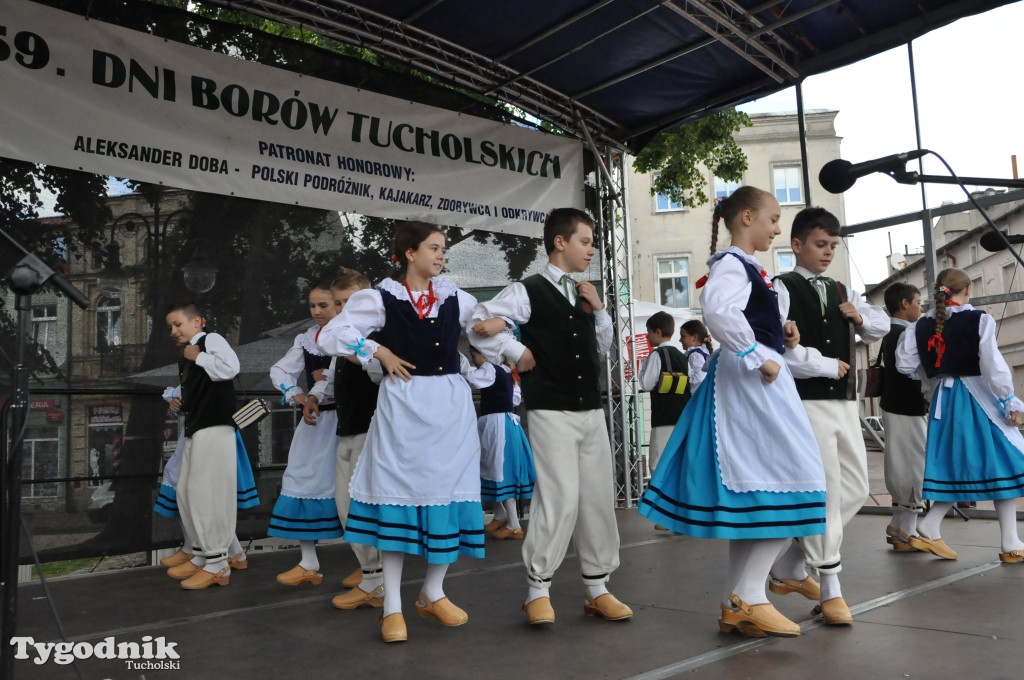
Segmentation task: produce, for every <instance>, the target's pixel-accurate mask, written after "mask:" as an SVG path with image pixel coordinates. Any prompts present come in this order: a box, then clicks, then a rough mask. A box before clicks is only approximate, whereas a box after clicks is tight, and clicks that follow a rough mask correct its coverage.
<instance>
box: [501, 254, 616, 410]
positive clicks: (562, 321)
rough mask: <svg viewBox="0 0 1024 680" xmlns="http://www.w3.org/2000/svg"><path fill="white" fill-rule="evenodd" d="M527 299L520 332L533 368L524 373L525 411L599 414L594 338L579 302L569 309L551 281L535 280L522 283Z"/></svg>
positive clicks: (536, 276)
mask: <svg viewBox="0 0 1024 680" xmlns="http://www.w3.org/2000/svg"><path fill="white" fill-rule="evenodd" d="M523 285H524V286H525V287H526V293H527V295H528V296H529V298H530V310H531V311H530V320H529V321H528V322H527V323H525V324H523V325H522V326H521V331H522V334H523V344H524V345H526V346H527V347H528V348H529V350H530V351H531V352H532V353H533V356H534V359H536V361H537V365H536V367H535V368H534V369H533V370H530V371H527V372H526V373H523V377H522V389H523V404H524V405H525V406H526V408H527V409H545V410H552V411H590V410H593V409H598V408H601V388H600V385H599V384H598V375H599V374H600V372H601V361H600V357H599V356H598V354H597V332H596V331H595V322H594V314H593V312H585V311H583V298H581V297H579V296H577V297H576V304H575V305H570V304H569V301H568V300H567V299H566V298H565V296H564V295H563V294H562V292H561V291H560V290H559V289H558V288H556V287H555V286H554V285H553V284H552V283H551V282H550V281H548V280H547V279H546V278H544V277H543V276H541V275H540V274H534V275H533V276H530V277H528V278H526V279H524V280H523Z"/></svg>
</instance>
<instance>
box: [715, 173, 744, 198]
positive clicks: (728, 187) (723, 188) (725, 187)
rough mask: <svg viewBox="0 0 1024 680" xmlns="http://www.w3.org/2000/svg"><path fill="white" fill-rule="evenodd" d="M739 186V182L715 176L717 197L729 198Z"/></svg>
mask: <svg viewBox="0 0 1024 680" xmlns="http://www.w3.org/2000/svg"><path fill="white" fill-rule="evenodd" d="M739 188H740V183H739V182H731V181H729V180H725V179H722V178H721V177H715V198H728V197H729V196H731V195H732V192H734V191H736V190H737V189H739Z"/></svg>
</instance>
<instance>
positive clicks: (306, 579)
mask: <svg viewBox="0 0 1024 680" xmlns="http://www.w3.org/2000/svg"><path fill="white" fill-rule="evenodd" d="M309 313H310V315H311V316H312V317H313V321H314V322H315V325H313V326H311V327H310V328H308V329H307V330H306V331H305V332H303V333H300V334H298V335H296V336H295V342H294V343H292V346H291V349H289V350H288V352H287V353H286V354H285V355H284V356H283V357H281V359H280V361H278V362H277V363H276V364H274V365H273V366H272V367H271V368H270V380H271V381H272V382H273V383H274V386H275V387H276V388H277V389H279V390H281V392H282V393H283V396H282V397H281V404H282V405H284V404H291V405H295V406H299V407H303V406H305V405H306V401H307V400H308V399H309V398H310V395H315V396H316V397H317V401H318V408H319V415H318V416H314V415H313V414H310V415H309V416H306V417H304V418H303V420H302V421H301V422H300V423H299V424H298V426H296V428H295V435H294V436H293V437H292V444H291V446H290V447H289V449H288V467H286V468H285V471H284V477H283V478H282V480H281V495H280V496H278V497H277V502H276V503H275V504H274V510H273V512H272V513H271V515H270V526H269V527H267V535H268V536H276V537H278V538H288V539H293V540H297V541H298V542H299V548H300V549H301V550H302V555H301V558H300V559H299V563H298V564H297V565H296V566H294V567H292V568H291V569H289V570H288V571H285V572H282V573H280V574H278V575H277V582H278V583H281V584H283V585H286V586H297V585H299V584H302V583H311V584H313V585H319V584H320V582H321V581H323V579H324V575H323V574H321V573H320V561H319V560H318V559H317V556H316V541H318V540H326V539H329V538H341V533H342V527H341V521H340V520H339V519H338V510H337V508H336V507H335V504H334V453H335V449H337V446H338V440H337V435H336V434H335V430H336V429H337V425H338V417H337V414H336V413H335V412H334V391H333V386H332V383H333V381H334V366H333V359H332V358H331V357H330V356H328V355H326V354H324V352H323V351H322V350H321V349H320V348H319V347H317V344H316V339H317V336H318V335H319V334H320V332H321V331H322V329H323V327H324V326H325V325H326V324H327V322H328V321H330V320H331V319H333V318H334V315H335V305H334V297H333V295H332V294H331V284H330V282H329V281H323V282H320V283H317V284H316V285H315V286H313V288H311V289H310V291H309ZM300 375H304V376H305V378H306V385H307V387H308V388H309V391H308V393H307V392H303V391H302V388H300V387H298V385H297V383H298V380H299V376H300Z"/></svg>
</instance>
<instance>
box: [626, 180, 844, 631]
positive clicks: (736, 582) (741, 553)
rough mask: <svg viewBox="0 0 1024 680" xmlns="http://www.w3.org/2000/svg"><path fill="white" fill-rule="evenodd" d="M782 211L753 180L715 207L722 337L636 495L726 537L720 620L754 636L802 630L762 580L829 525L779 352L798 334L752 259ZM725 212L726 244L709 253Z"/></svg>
mask: <svg viewBox="0 0 1024 680" xmlns="http://www.w3.org/2000/svg"><path fill="white" fill-rule="evenodd" d="M780 213H781V209H780V208H779V203H778V201H776V200H775V197H774V196H772V195H771V194H769V193H767V192H765V191H762V190H760V189H755V188H753V187H741V188H739V189H737V190H736V192H734V193H733V194H732V195H731V196H729V197H728V198H727V199H725V200H724V201H722V202H721V203H719V204H718V206H717V208H716V211H715V217H714V220H713V222H712V232H711V234H712V236H711V243H712V255H711V259H710V260H709V265H710V268H711V271H710V273H709V275H708V277H707V279H706V285H704V288H703V291H702V293H701V307H702V308H703V310H704V320H705V322H706V323H707V326H708V328H709V329H710V330H711V332H712V334H713V335H714V336H715V337H716V338H717V339H718V340H719V343H720V347H719V350H718V351H717V352H716V353H715V354H714V355H713V356H712V357H711V360H710V361H709V362H708V371H707V377H706V378H705V381H704V384H705V389H700V390H698V391H697V393H696V394H695V395H694V396H693V399H691V400H690V403H689V405H688V406H687V408H686V409H685V410H684V411H683V414H682V416H681V417H680V419H679V422H678V423H677V425H676V427H675V430H674V431H673V432H672V436H671V437H670V438H669V441H668V443H667V444H666V446H665V453H664V456H663V458H662V461H661V463H660V464H659V465H658V467H657V468H656V469H655V471H654V475H653V477H652V478H651V483H650V485H649V486H648V488H647V490H646V491H645V492H644V495H643V498H642V499H641V504H640V514H642V515H644V516H645V517H647V518H648V519H650V520H651V521H654V522H657V523H658V524H661V525H664V526H666V527H668V528H669V529H671V530H673V531H676V532H678V533H683V534H688V535H690V536H694V537H698V538H725V539H729V569H728V581H727V584H726V589H725V591H724V593H723V599H722V602H721V612H722V616H721V618H720V619H719V628H720V629H721V630H722V631H723V632H729V631H733V630H737V631H739V632H742V633H744V634H746V635H748V636H751V637H761V636H764V635H774V636H781V637H793V636H796V635H799V634H800V626H799V625H798V624H796V623H794V622H793V621H790V620H789V619H787V618H786V617H785V616H783V615H782V614H781V613H779V612H778V610H776V609H775V607H774V606H772V605H771V603H769V602H768V598H767V596H766V594H765V581H766V579H767V578H768V572H769V569H770V568H771V566H772V562H773V561H774V560H775V558H776V556H777V555H778V554H779V551H780V549H781V548H783V547H784V546H785V544H786V541H787V540H789V539H790V538H792V537H794V536H806V535H810V534H820V533H822V532H823V531H824V527H825V473H824V469H823V468H822V464H821V456H820V455H819V453H818V449H817V446H816V445H815V441H814V435H813V433H812V431H811V426H810V423H809V422H808V420H807V415H806V413H805V412H804V409H803V406H802V405H801V403H800V397H799V396H798V394H797V392H796V385H795V383H794V381H793V375H792V373H791V372H790V369H789V367H788V366H787V365H786V362H785V360H784V359H783V358H782V354H783V353H784V352H786V351H787V348H788V350H789V351H792V350H793V348H795V347H797V342H798V341H799V335H798V333H797V330H796V327H795V325H793V324H792V323H791V322H786V323H785V326H784V325H783V319H785V318H786V316H785V312H786V311H787V310H779V307H778V301H777V296H776V294H775V291H774V290H773V289H772V286H771V277H770V276H769V274H768V273H767V272H766V271H765V270H764V269H763V268H762V265H761V263H760V262H759V261H758V260H757V259H756V258H755V257H754V253H755V252H765V251H767V250H768V249H769V248H770V247H771V242H772V239H773V238H774V237H775V236H776V235H778V234H779V224H778V223H779V217H780ZM720 219H724V220H725V225H726V228H727V229H728V230H729V232H730V234H731V235H732V246H731V247H730V248H728V249H727V250H724V251H719V252H714V248H715V244H716V242H717V236H718V223H719V220H720ZM699 285H701V284H700V283H698V286H699Z"/></svg>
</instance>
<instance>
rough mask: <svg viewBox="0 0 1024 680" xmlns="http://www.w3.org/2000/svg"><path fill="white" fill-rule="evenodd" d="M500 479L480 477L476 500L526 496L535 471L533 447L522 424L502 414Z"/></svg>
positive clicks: (530, 492)
mask: <svg viewBox="0 0 1024 680" xmlns="http://www.w3.org/2000/svg"><path fill="white" fill-rule="evenodd" d="M501 473H502V480H501V481H500V482H495V481H492V480H490V479H482V478H481V479H480V500H482V501H493V502H498V503H500V502H501V501H507V500H509V499H510V498H516V499H520V500H526V499H527V498H531V497H532V496H533V484H534V482H536V481H537V471H536V469H535V468H534V467H533V451H532V450H530V442H529V441H527V439H526V432H524V431H523V427H522V426H521V425H519V424H518V423H516V422H515V421H513V420H512V419H511V418H509V417H505V449H504V458H503V460H502V466H501Z"/></svg>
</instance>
